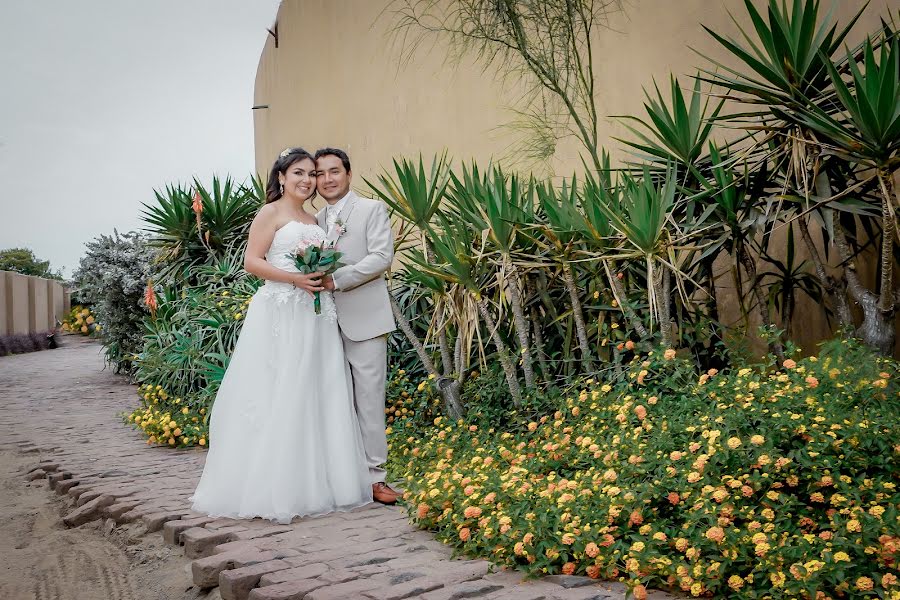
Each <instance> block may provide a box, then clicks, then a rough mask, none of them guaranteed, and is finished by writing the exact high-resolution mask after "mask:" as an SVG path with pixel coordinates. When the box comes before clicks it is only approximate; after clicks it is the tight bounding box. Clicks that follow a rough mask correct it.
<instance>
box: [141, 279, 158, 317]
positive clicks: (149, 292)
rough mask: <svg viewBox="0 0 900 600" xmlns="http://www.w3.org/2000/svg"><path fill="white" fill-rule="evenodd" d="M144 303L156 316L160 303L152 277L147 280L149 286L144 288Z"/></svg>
mask: <svg viewBox="0 0 900 600" xmlns="http://www.w3.org/2000/svg"><path fill="white" fill-rule="evenodd" d="M144 304H146V305H147V308H149V309H150V314H151V315H153V316H154V317H155V316H156V309H157V308H158V307H159V303H158V302H157V301H156V292H155V291H154V290H153V280H152V279H151V280H150V281H148V282H147V287H146V288H144Z"/></svg>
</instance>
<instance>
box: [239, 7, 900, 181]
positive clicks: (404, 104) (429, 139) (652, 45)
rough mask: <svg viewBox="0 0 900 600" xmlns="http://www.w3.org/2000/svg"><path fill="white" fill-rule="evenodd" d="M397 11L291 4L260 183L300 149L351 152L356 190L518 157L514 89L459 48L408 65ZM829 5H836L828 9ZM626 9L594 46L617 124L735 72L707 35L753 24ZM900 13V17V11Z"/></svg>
mask: <svg viewBox="0 0 900 600" xmlns="http://www.w3.org/2000/svg"><path fill="white" fill-rule="evenodd" d="M391 4H392V1H391V0H283V2H282V4H281V7H280V9H279V11H278V17H277V23H278V48H276V47H275V44H274V39H273V38H272V37H271V36H269V37H268V39H267V41H266V44H265V47H264V49H263V52H262V56H261V57H260V62H259V69H258V71H257V77H256V89H255V98H254V101H255V102H254V103H255V104H256V105H267V106H268V108H264V109H258V110H255V111H254V116H255V132H256V133H255V135H256V165H257V169H258V170H259V172H261V173H265V172H266V171H267V169H268V168H269V167H270V166H271V163H272V161H273V160H274V157H275V156H276V155H277V154H278V152H280V151H281V150H282V149H284V148H285V147H286V146H293V145H301V146H303V147H305V148H307V149H315V148H317V147H320V146H324V145H331V146H337V147H341V148H344V149H346V150H347V151H348V152H349V153H350V156H351V158H352V159H353V164H354V174H355V176H356V181H355V183H356V185H357V186H362V176H365V177H372V176H373V175H375V174H377V172H378V171H379V169H380V166H381V165H385V164H390V159H391V158H392V157H395V156H400V155H416V154H418V153H419V152H422V153H423V154H424V155H425V156H426V157H428V156H430V155H432V154H433V153H435V152H438V151H440V150H441V149H443V148H447V149H448V150H449V152H450V155H451V156H453V157H455V158H457V159H468V158H475V159H477V160H479V161H486V160H488V159H490V158H491V157H496V158H504V157H507V154H508V152H507V149H508V148H509V147H510V145H511V144H512V143H514V142H515V141H516V139H517V137H516V134H515V133H514V132H513V131H511V130H509V129H504V128H502V127H498V126H500V125H501V124H503V123H507V122H509V121H510V120H511V119H512V118H513V115H512V114H511V113H510V112H509V111H508V110H507V107H508V106H510V105H512V104H515V102H516V100H515V98H516V92H517V91H518V90H516V89H515V85H514V84H509V85H505V84H503V83H502V82H501V81H500V78H498V77H497V74H496V73H495V72H493V71H492V70H488V71H482V69H481V66H480V64H476V63H474V62H473V61H472V60H464V61H463V63H462V64H459V65H457V64H456V63H454V62H452V61H448V60H447V58H446V57H447V55H448V53H449V50H448V47H447V45H446V44H445V43H444V42H440V41H438V42H436V43H434V44H423V45H422V46H421V47H420V49H419V50H418V51H417V52H416V53H415V55H414V56H413V57H412V59H411V60H409V61H408V62H405V63H400V62H399V57H400V48H399V47H398V45H397V44H395V43H393V41H392V38H391V36H390V31H391V29H392V28H393V27H394V25H395V24H396V17H395V16H394V14H393V13H392V12H391V11H390V10H389V9H388V8H387V7H389V6H390V5H391ZM758 4H760V5H763V4H764V2H758ZM822 4H823V6H826V7H827V6H829V0H823V2H822ZM624 5H625V11H624V12H623V13H620V14H618V15H615V16H614V18H613V20H612V21H611V23H610V26H611V28H612V29H613V30H612V31H610V30H602V29H601V30H600V32H599V34H598V36H597V40H596V41H595V48H596V53H595V54H596V60H595V72H596V79H597V102H598V107H599V110H600V113H601V114H603V115H607V116H611V115H622V114H632V115H639V116H642V111H643V107H642V101H643V91H642V86H645V87H646V86H652V82H653V78H654V77H655V78H656V80H657V81H658V82H659V83H660V86H661V87H662V88H663V89H664V91H665V90H666V88H667V87H668V76H669V73H674V74H675V75H677V76H679V77H680V78H681V79H682V81H683V82H684V84H691V83H692V82H690V81H689V80H688V78H687V76H689V75H691V74H694V73H696V71H697V68H698V67H700V66H709V63H708V61H707V60H706V59H705V58H703V57H706V56H709V57H713V58H716V59H719V60H724V61H725V62H726V63H728V62H730V61H729V60H728V57H727V56H726V53H725V52H723V50H722V49H721V47H720V46H719V45H718V43H717V42H716V41H715V40H714V39H713V38H712V37H711V36H709V34H707V33H706V32H705V31H704V30H703V28H702V26H701V24H703V25H706V26H708V27H710V28H712V29H714V30H716V31H717V32H724V33H726V34H729V35H737V30H736V28H735V26H734V24H733V23H732V22H731V19H730V17H729V16H728V11H729V10H730V11H731V12H732V13H733V14H734V15H736V16H737V17H739V18H741V19H742V20H744V21H749V19H747V18H746V17H745V16H744V15H745V9H744V6H743V0H721V1H719V0H677V1H672V0H625V2H624ZM861 5H862V1H861V0H840V1H839V2H835V15H836V16H837V17H838V18H840V19H842V20H847V19H848V18H849V17H850V16H851V15H852V14H854V13H855V12H856V11H857V10H859V7H860V6H861ZM889 5H893V6H894V7H895V9H896V8H897V7H900V0H889ZM884 8H885V7H884V5H882V3H873V4H872V5H870V7H869V9H868V10H867V11H866V13H865V15H864V17H863V19H862V20H861V21H860V23H859V24H858V25H857V27H856V30H855V31H856V33H857V34H858V37H859V36H861V35H864V34H865V33H866V32H869V31H872V30H873V29H874V28H876V27H877V26H878V22H879V16H880V15H881V14H884ZM748 26H749V23H748ZM692 48H693V50H692ZM695 51H696V52H695ZM698 53H699V54H698ZM507 83H509V82H507ZM663 86H665V87H663ZM627 134H628V132H627V130H626V129H625V128H624V127H623V126H622V125H621V124H620V123H619V122H617V121H616V120H614V119H611V118H610V119H607V120H605V122H604V124H603V126H602V127H601V130H600V138H601V140H605V141H604V142H603V143H604V145H605V146H607V147H609V148H610V149H612V150H613V151H615V150H616V149H617V148H619V147H620V144H619V143H618V142H616V141H615V140H613V139H612V137H613V136H618V137H622V136H625V135H627ZM577 151H578V146H577V145H576V144H574V143H567V144H563V145H562V146H561V147H560V148H559V150H558V152H557V156H556V157H555V159H554V160H553V162H552V168H553V172H555V173H557V174H560V175H568V174H570V173H571V172H573V171H574V170H578V169H580V166H581V161H580V159H579V158H578V155H577ZM507 162H509V160H508V158H507Z"/></svg>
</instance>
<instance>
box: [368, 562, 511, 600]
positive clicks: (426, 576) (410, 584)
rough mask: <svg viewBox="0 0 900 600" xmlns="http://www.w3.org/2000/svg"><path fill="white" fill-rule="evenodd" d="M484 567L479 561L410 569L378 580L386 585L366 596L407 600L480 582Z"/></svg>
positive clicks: (386, 599) (378, 598)
mask: <svg viewBox="0 0 900 600" xmlns="http://www.w3.org/2000/svg"><path fill="white" fill-rule="evenodd" d="M487 571H488V564H487V562H485V561H480V560H467V561H448V562H446V563H445V564H441V565H436V566H433V567H432V568H431V569H423V568H416V567H410V568H409V569H405V570H402V571H399V572H395V573H392V574H391V575H390V576H383V577H382V578H381V579H383V580H385V581H387V583H388V585H385V586H384V587H382V588H380V589H378V590H375V591H370V592H367V596H368V597H370V598H374V599H375V600H399V599H401V598H411V597H413V596H418V595H420V594H424V593H426V592H429V591H431V590H436V589H439V588H442V587H444V586H447V585H453V584H456V583H462V582H465V581H471V580H473V579H480V578H481V577H483V576H484V575H486V574H487ZM498 589H499V588H498Z"/></svg>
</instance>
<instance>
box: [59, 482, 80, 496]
mask: <svg viewBox="0 0 900 600" xmlns="http://www.w3.org/2000/svg"><path fill="white" fill-rule="evenodd" d="M79 483H81V481H79V480H78V479H66V480H64V481H59V482H57V483H56V493H57V494H68V493H69V490H70V489H72V488H73V487H75V486H76V485H78V484H79Z"/></svg>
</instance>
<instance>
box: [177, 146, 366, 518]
mask: <svg viewBox="0 0 900 600" xmlns="http://www.w3.org/2000/svg"><path fill="white" fill-rule="evenodd" d="M315 169H316V165H315V162H314V161H313V158H312V156H310V154H309V153H308V152H306V151H305V150H303V149H302V148H290V149H288V150H285V151H284V152H282V153H281V156H279V158H278V160H276V161H275V164H274V165H273V166H272V170H271V173H270V175H269V180H268V185H267V187H266V205H265V206H263V208H262V209H260V211H259V214H258V215H257V216H256V218H255V219H254V220H253V224H252V225H251V227H250V237H249V240H248V242H247V253H246V257H245V260H244V268H245V269H246V270H247V271H248V272H250V273H252V274H254V275H256V276H258V277H260V278H262V279H265V280H266V282H265V284H264V285H263V286H262V287H260V288H259V290H258V291H257V292H256V294H254V296H253V299H252V300H251V302H250V307H249V309H248V311H247V315H246V318H245V321H244V325H243V328H242V329H241V334H240V338H239V339H238V342H237V344H236V346H235V349H234V354H233V355H232V357H231V361H230V363H229V365H228V370H227V372H226V373H225V377H224V379H223V380H222V385H221V387H220V388H219V391H218V394H217V395H216V400H215V403H214V404H213V408H212V413H211V415H210V448H209V453H208V454H207V457H206V465H205V467H204V469H203V476H202V477H201V478H200V483H199V484H198V485H197V489H196V490H195V492H194V495H193V496H192V500H193V506H192V508H193V509H194V510H196V511H199V512H203V513H206V514H208V515H211V516H222V517H232V518H252V517H263V518H265V519H271V520H273V521H277V522H279V523H287V522H290V521H291V519H292V518H293V517H295V516H302V515H317V514H323V513H327V512H331V511H335V510H348V509H350V508H354V507H357V506H361V505H363V504H367V503H369V502H371V501H372V485H371V481H370V477H369V470H368V467H367V466H366V458H365V452H364V449H363V445H362V439H361V434H360V430H359V425H358V423H357V417H356V413H355V411H354V409H353V398H352V392H351V391H350V390H351V389H352V388H351V387H350V384H349V376H348V373H347V370H346V366H345V360H344V353H343V347H342V342H341V336H340V333H339V331H338V325H337V322H336V313H335V307H334V301H333V299H332V296H331V293H330V292H326V291H322V290H323V289H324V287H323V286H322V280H321V274H320V273H312V274H309V275H303V274H301V273H299V272H298V270H297V269H296V267H295V266H294V263H293V260H292V259H291V258H289V257H288V256H287V255H288V254H289V253H290V252H292V251H293V250H294V249H295V248H297V246H298V245H299V244H300V243H301V242H321V241H322V240H323V239H324V238H325V232H324V231H323V230H322V229H321V228H320V227H319V226H318V225H317V224H316V219H315V218H314V217H313V216H312V215H311V214H309V213H307V212H306V211H305V210H304V209H303V208H304V205H305V203H306V202H307V201H309V200H311V199H312V198H313V197H314V196H315V189H316V178H315ZM316 291H321V298H322V314H320V315H316V314H315V312H314V310H313V296H312V293H313V292H316Z"/></svg>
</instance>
